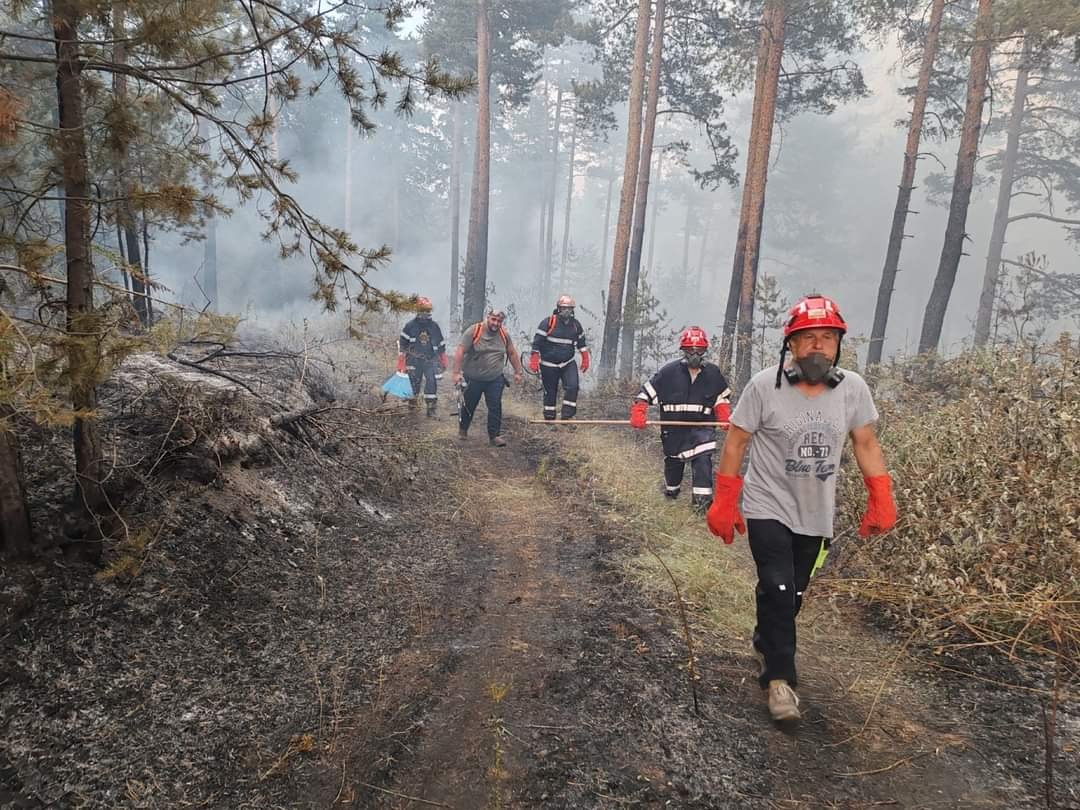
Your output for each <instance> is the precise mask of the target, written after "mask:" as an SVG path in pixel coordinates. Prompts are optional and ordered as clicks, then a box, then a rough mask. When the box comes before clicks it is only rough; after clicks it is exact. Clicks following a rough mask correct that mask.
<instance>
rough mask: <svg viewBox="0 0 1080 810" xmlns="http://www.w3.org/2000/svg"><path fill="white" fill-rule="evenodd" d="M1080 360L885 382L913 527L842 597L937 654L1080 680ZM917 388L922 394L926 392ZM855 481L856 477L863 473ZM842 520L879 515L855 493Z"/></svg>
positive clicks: (1018, 363)
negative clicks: (1034, 663)
mask: <svg viewBox="0 0 1080 810" xmlns="http://www.w3.org/2000/svg"><path fill="white" fill-rule="evenodd" d="M1078 367H1080V358H1078V356H1077V351H1076V349H1075V347H1071V346H1070V345H1069V344H1068V343H1067V342H1062V343H1060V344H1059V345H1057V346H1056V347H1053V348H1047V349H1045V350H1044V351H1043V352H1042V353H1041V354H1040V355H1038V356H1036V357H1035V358H1033V357H1032V354H1031V351H1030V350H1028V351H1027V352H1025V353H1019V352H1011V351H1000V352H998V353H995V354H991V353H969V354H965V355H963V356H960V357H957V358H955V359H951V360H945V361H938V362H937V363H936V364H934V365H932V366H930V365H926V364H925V363H924V362H922V361H913V362H912V363H909V364H906V365H901V366H897V367H894V368H892V369H889V370H888V371H887V372H886V373H884V374H883V375H882V376H881V377H880V378H879V379H878V380H877V381H876V382H877V388H878V392H879V394H878V396H879V405H880V406H881V410H882V417H883V420H882V431H881V437H882V444H883V446H884V448H885V453H886V457H887V459H888V463H889V467H890V469H891V470H892V471H893V476H894V479H895V485H896V497H897V503H898V507H899V513H900V516H901V518H900V523H899V525H898V527H897V529H896V530H895V531H893V532H891V533H890V534H888V535H886V536H884V537H882V538H879V539H874V540H871V541H867V542H863V543H859V544H852V545H853V546H854V547H855V550H854V551H852V552H851V553H850V554H847V555H846V556H844V557H843V558H842V567H841V577H842V578H833V579H832V582H831V587H832V588H833V589H835V590H837V591H840V592H843V593H847V594H850V595H852V596H855V597H857V598H859V599H860V600H864V601H866V602H870V603H872V604H874V605H875V606H878V607H879V608H881V611H882V613H883V615H884V616H885V617H886V618H887V620H888V621H890V622H891V623H892V624H894V625H895V626H897V627H899V628H902V629H904V630H905V631H907V632H914V633H915V643H916V644H919V643H921V644H922V645H927V646H929V647H931V648H933V649H934V651H935V652H937V653H939V654H940V653H943V652H947V653H950V654H954V653H956V654H960V655H967V654H979V653H985V652H990V653H992V654H995V655H1000V656H1004V657H1005V658H1007V659H1010V660H1013V661H1015V660H1018V659H1020V658H1024V659H1031V658H1035V659H1044V660H1045V659H1047V658H1049V659H1058V658H1059V657H1060V662H1059V663H1060V665H1062V666H1063V668H1064V673H1063V674H1065V675H1066V678H1070V677H1076V676H1077V675H1080V584H1078V583H1080V496H1078V494H1077V482H1078V481H1080V380H1078V379H1077V369H1078ZM913 381H914V382H913ZM849 469H850V468H849ZM842 493H843V494H842V497H841V499H840V500H841V511H842V512H843V513H844V514H843V515H842V517H841V519H842V520H844V521H845V522H848V523H851V522H855V521H857V519H858V515H859V513H860V512H861V510H862V508H863V504H864V502H865V494H864V492H863V486H862V482H861V481H859V480H858V476H857V475H850V474H849V475H846V476H845V477H844V478H843V479H842Z"/></svg>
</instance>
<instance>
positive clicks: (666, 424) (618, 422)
mask: <svg viewBox="0 0 1080 810" xmlns="http://www.w3.org/2000/svg"><path fill="white" fill-rule="evenodd" d="M528 423H529V424H530V425H562V426H566V425H623V426H624V427H628V426H629V425H630V420H629V419H559V420H555V419H529V420H528ZM645 424H646V425H662V426H664V427H698V428H699V427H709V426H710V425H711V426H712V427H718V426H719V425H718V423H716V422H654V421H652V420H649V421H648V422H646V423H645Z"/></svg>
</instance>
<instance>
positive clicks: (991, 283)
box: [975, 36, 1031, 346]
mask: <svg viewBox="0 0 1080 810" xmlns="http://www.w3.org/2000/svg"><path fill="white" fill-rule="evenodd" d="M1030 61H1031V38H1030V37H1028V36H1025V37H1024V46H1023V48H1022V49H1021V52H1020V64H1019V66H1018V67H1017V69H1016V90H1015V91H1014V93H1013V103H1012V113H1011V114H1010V117H1009V130H1008V137H1007V139H1006V142H1005V154H1004V155H1003V156H1002V162H1001V183H1000V185H999V186H998V198H997V208H995V209H994V227H993V229H992V230H991V232H990V248H989V251H988V252H987V255H986V271H985V272H984V274H983V286H982V293H981V294H980V295H979V311H978V314H977V315H976V317H975V345H976V346H985V345H986V342H987V340H989V338H990V321H991V320H992V316H993V313H994V300H995V299H996V298H997V288H998V276H999V273H1000V272H1001V255H1002V252H1003V251H1004V249H1005V233H1006V231H1008V229H1009V212H1010V208H1011V206H1012V196H1013V183H1014V182H1015V180H1016V164H1017V158H1018V156H1019V154H1020V135H1021V131H1022V130H1023V126H1024V110H1025V108H1026V106H1027V96H1028V76H1029V71H1030V64H1029V63H1030Z"/></svg>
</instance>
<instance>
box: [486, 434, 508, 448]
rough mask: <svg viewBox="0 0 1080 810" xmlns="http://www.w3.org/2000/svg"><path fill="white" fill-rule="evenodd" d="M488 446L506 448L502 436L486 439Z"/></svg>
mask: <svg viewBox="0 0 1080 810" xmlns="http://www.w3.org/2000/svg"><path fill="white" fill-rule="evenodd" d="M488 444H490V445H491V446H492V447H506V439H504V438H503V437H502V436H492V437H491V438H490V439H488Z"/></svg>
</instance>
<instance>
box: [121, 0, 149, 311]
mask: <svg viewBox="0 0 1080 810" xmlns="http://www.w3.org/2000/svg"><path fill="white" fill-rule="evenodd" d="M112 28H113V32H114V34H115V36H116V44H115V45H113V60H114V61H115V62H116V64H118V65H124V64H126V63H127V47H126V45H125V35H124V6H123V4H122V3H114V4H113V9H112ZM113 94H114V95H115V96H116V103H117V104H119V105H121V106H125V105H126V104H127V76H125V75H124V74H123V73H122V72H117V73H114V74H113ZM118 143H119V147H118V149H117V150H116V154H115V155H114V156H113V161H114V162H113V166H114V171H115V173H116V186H117V189H118V190H119V192H120V193H119V194H118V195H117V196H118V197H119V202H118V203H117V204H116V214H117V217H116V218H117V221H118V222H119V223H120V227H121V230H122V231H123V234H124V241H125V242H126V243H127V249H126V254H127V264H128V266H127V268H126V272H128V273H129V274H130V276H131V292H132V295H131V305H132V307H134V309H135V314H136V315H137V316H138V318H139V323H141V324H142V325H143V328H146V327H149V326H150V310H149V308H148V306H147V303H148V295H149V291H148V289H147V284H146V276H145V274H144V272H143V265H142V261H141V260H140V258H139V256H140V253H141V251H140V250H139V232H138V230H137V228H136V226H135V217H134V215H133V214H132V211H131V195H132V191H133V189H132V187H131V183H130V182H129V181H128V172H127V164H128V144H127V139H126V138H120V139H119V140H118Z"/></svg>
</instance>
